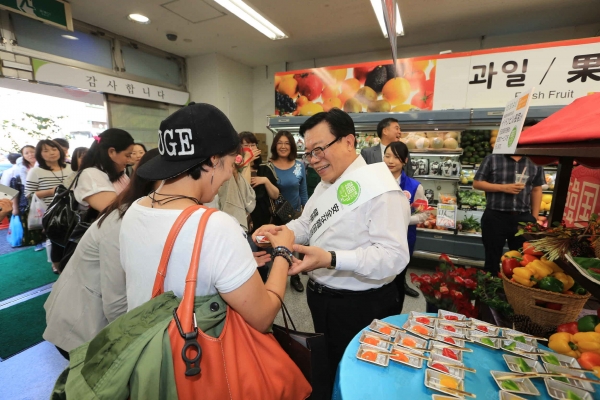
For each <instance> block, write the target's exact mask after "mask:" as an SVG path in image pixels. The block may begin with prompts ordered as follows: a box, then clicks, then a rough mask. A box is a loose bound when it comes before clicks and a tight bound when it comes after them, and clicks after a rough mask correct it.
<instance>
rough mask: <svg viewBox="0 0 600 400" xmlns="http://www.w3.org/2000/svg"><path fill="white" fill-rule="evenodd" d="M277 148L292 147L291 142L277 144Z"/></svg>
mask: <svg viewBox="0 0 600 400" xmlns="http://www.w3.org/2000/svg"><path fill="white" fill-rule="evenodd" d="M277 146H287V147H289V146H290V142H277Z"/></svg>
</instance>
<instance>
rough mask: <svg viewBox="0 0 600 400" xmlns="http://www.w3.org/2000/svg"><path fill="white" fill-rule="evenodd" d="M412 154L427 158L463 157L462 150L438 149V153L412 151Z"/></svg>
mask: <svg viewBox="0 0 600 400" xmlns="http://www.w3.org/2000/svg"><path fill="white" fill-rule="evenodd" d="M409 153H410V154H418V155H420V156H427V157H458V156H461V155H462V153H463V152H462V150H448V151H443V150H442V149H436V151H431V150H410V151H409Z"/></svg>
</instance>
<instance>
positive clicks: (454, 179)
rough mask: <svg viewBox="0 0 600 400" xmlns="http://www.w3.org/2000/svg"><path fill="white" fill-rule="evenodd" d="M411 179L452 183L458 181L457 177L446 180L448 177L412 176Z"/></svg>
mask: <svg viewBox="0 0 600 400" xmlns="http://www.w3.org/2000/svg"><path fill="white" fill-rule="evenodd" d="M413 178H415V179H422V180H425V181H453V182H458V180H459V179H460V178H459V177H456V178H448V177H445V176H439V175H415V176H413Z"/></svg>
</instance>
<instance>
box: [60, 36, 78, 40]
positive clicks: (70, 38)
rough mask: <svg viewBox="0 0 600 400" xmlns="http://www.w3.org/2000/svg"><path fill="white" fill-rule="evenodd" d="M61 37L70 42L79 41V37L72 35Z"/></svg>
mask: <svg viewBox="0 0 600 400" xmlns="http://www.w3.org/2000/svg"><path fill="white" fill-rule="evenodd" d="M60 36H62V37H64V38H65V39H69V40H79V38H78V37H75V36H71V35H60Z"/></svg>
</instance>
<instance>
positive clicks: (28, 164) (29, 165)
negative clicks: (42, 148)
mask: <svg viewBox="0 0 600 400" xmlns="http://www.w3.org/2000/svg"><path fill="white" fill-rule="evenodd" d="M28 147H31V148H32V149H33V151H35V146H32V145H30V144H26V145H25V146H23V147H21V150H20V151H19V153H21V155H23V151H25V149H26V148H28ZM23 165H24V166H25V167H27V168H31V167H33V165H31V163H30V162H29V161H27V160H26V159H25V157H23Z"/></svg>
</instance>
